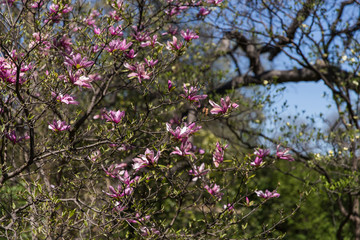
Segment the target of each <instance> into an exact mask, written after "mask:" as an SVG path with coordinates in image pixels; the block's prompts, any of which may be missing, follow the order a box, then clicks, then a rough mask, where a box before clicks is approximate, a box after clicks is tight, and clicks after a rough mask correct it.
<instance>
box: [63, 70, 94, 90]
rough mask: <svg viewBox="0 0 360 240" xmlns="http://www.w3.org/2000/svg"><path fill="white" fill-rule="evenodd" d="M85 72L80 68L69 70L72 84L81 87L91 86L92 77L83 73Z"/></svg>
mask: <svg viewBox="0 0 360 240" xmlns="http://www.w3.org/2000/svg"><path fill="white" fill-rule="evenodd" d="M82 74H84V72H83V71H82V70H81V69H80V70H78V71H76V72H75V73H73V72H72V71H71V70H69V80H70V82H71V83H72V84H74V85H77V86H79V87H84V88H91V85H90V83H91V82H92V81H93V79H91V78H90V77H87V76H84V75H82Z"/></svg>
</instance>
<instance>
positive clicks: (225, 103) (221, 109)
mask: <svg viewBox="0 0 360 240" xmlns="http://www.w3.org/2000/svg"><path fill="white" fill-rule="evenodd" d="M220 101H221V106H220V105H218V104H216V103H215V102H213V101H212V100H209V103H210V105H211V106H213V109H211V110H210V112H211V113H212V114H219V113H221V114H225V113H226V112H227V111H228V110H229V109H231V108H238V107H239V105H238V104H236V103H231V102H230V97H229V96H227V97H226V98H225V100H224V99H223V98H221V100H220Z"/></svg>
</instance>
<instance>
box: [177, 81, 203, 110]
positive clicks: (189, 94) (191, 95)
mask: <svg viewBox="0 0 360 240" xmlns="http://www.w3.org/2000/svg"><path fill="white" fill-rule="evenodd" d="M184 91H185V94H180V96H181V97H183V98H185V99H187V100H189V101H190V102H194V103H195V104H196V105H197V106H198V107H200V100H202V99H205V98H207V95H206V94H203V95H197V93H198V91H199V90H198V89H197V88H196V87H193V86H191V87H190V89H188V88H187V87H186V84H184Z"/></svg>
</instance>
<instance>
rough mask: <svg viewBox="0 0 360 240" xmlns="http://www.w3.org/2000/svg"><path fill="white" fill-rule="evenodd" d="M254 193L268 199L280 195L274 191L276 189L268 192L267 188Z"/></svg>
mask: <svg viewBox="0 0 360 240" xmlns="http://www.w3.org/2000/svg"><path fill="white" fill-rule="evenodd" d="M255 193H256V195H257V196H258V197H261V198H265V199H270V198H274V197H276V198H278V197H280V194H279V193H277V192H276V190H274V191H272V192H270V191H269V190H267V189H266V190H265V193H264V192H263V191H261V190H260V191H255Z"/></svg>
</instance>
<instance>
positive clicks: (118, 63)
mask: <svg viewBox="0 0 360 240" xmlns="http://www.w3.org/2000/svg"><path fill="white" fill-rule="evenodd" d="M221 2H222V1H199V2H195V1H171V0H170V1H165V2H164V3H161V4H160V3H156V4H155V3H150V2H145V1H139V2H138V3H135V2H133V1H122V0H118V1H110V2H109V4H108V5H104V9H96V8H91V7H90V4H87V5H86V4H85V5H83V3H82V2H81V1H79V2H71V3H70V2H68V1H61V0H60V1H54V2H49V1H35V2H34V1H11V2H10V1H4V2H3V3H2V5H1V7H2V8H1V11H2V17H1V18H2V23H3V24H4V29H3V31H2V33H1V42H0V46H1V54H2V56H1V59H0V89H1V90H0V91H1V94H2V95H1V97H0V107H1V108H0V109H1V111H0V114H1V122H2V129H1V140H0V145H1V147H0V155H1V158H0V159H1V174H0V188H1V189H2V191H3V193H4V192H6V191H7V190H9V192H8V193H7V194H6V195H4V194H3V197H2V199H1V202H4V204H2V206H1V212H2V217H1V231H0V233H1V237H7V238H13V237H16V236H21V237H22V238H28V237H29V236H30V235H33V236H35V238H40V239H42V238H44V239H45V238H64V239H72V238H95V237H105V236H107V237H109V236H111V238H137V237H139V236H143V237H146V238H151V237H153V238H172V239H173V238H177V237H179V238H183V239H184V238H194V239H198V238H202V237H205V236H223V235H228V236H239V235H238V234H242V233H243V232H245V231H246V227H245V228H238V227H237V225H239V224H244V223H245V222H246V221H247V218H248V217H249V216H250V215H251V213H252V212H253V211H255V210H256V209H257V208H258V207H260V206H261V205H262V204H264V203H265V202H264V201H261V200H259V199H257V197H256V195H258V196H259V197H262V198H265V199H269V198H272V197H279V194H278V193H277V192H276V190H275V191H273V192H269V191H268V190H266V192H265V193H263V192H261V191H256V190H257V188H256V187H253V186H249V185H247V183H248V181H250V179H251V174H252V173H253V172H254V171H256V169H257V168H258V167H259V168H261V167H263V166H264V165H263V164H262V162H263V161H264V158H265V157H266V156H267V158H268V159H272V160H274V159H275V157H274V156H273V155H271V154H270V150H262V149H257V150H256V151H255V160H254V161H253V162H251V161H252V160H249V159H247V158H245V157H244V158H242V157H239V156H235V155H231V154H228V156H227V157H228V158H226V151H230V149H231V146H230V144H225V145H223V144H221V143H220V142H217V143H216V146H207V147H206V148H207V149H206V150H204V149H202V148H201V147H203V146H201V143H200V141H197V140H196V135H197V134H198V133H199V132H201V131H206V130H203V129H202V126H201V124H202V123H203V122H211V121H215V120H216V119H219V118H223V117H224V118H228V117H229V116H230V115H231V114H232V113H236V111H237V109H238V108H240V105H239V104H238V103H236V100H233V101H230V97H229V96H225V98H221V101H220V102H221V105H219V104H217V103H215V102H214V101H212V100H210V99H209V101H207V100H205V99H208V98H209V96H208V94H205V93H206V91H207V89H206V86H205V84H204V83H203V82H196V81H193V82H192V83H190V84H189V83H183V82H181V81H182V80H181V79H172V80H169V78H168V75H169V71H170V69H171V67H172V66H173V65H174V64H175V63H176V61H177V60H178V59H179V58H180V56H181V55H183V54H184V53H185V52H186V51H187V48H189V47H190V46H191V44H193V42H194V41H197V39H198V38H199V36H198V35H197V34H196V31H195V30H191V29H188V28H187V27H185V26H183V29H181V31H177V30H175V29H174V27H173V26H171V27H167V26H168V24H170V23H174V22H177V21H178V20H179V19H181V16H182V15H185V14H186V16H187V17H188V18H189V19H188V20H189V22H190V20H191V19H195V20H199V19H200V20H201V19H204V18H205V17H206V16H207V15H210V14H211V11H210V7H211V8H215V7H217V6H218V5H220V4H221ZM157 4H158V5H157ZM19 11H20V13H19ZM18 14H19V15H18ZM16 16H17V17H16ZM10 19H12V20H11V21H10ZM7 20H9V21H7ZM179 27H182V26H181V24H179ZM5 29H6V30H5ZM176 86H183V89H180V88H177V87H176ZM75 99H76V100H75ZM208 102H209V104H210V105H209V104H208ZM208 107H210V108H212V109H211V110H210V113H211V114H212V115H209V114H207V113H206V112H204V111H203V112H202V111H201V110H202V109H205V108H208ZM111 109H112V110H111ZM114 109H121V110H114ZM179 109H184V117H182V118H179V119H177V120H174V116H176V115H177V114H181V112H179ZM189 109H190V110H193V111H196V112H197V114H198V117H197V118H193V119H192V120H191V117H190V112H191V111H190V110H189ZM188 110H189V111H188ZM186 112H187V113H186ZM213 115H216V116H213ZM19 136H22V137H19ZM197 143H199V144H200V145H198V146H196V145H197ZM225 150H226V151H225ZM288 152H289V150H288V149H286V150H284V151H280V150H279V147H278V150H277V152H276V157H277V158H278V159H285V160H289V161H292V160H294V159H293V158H292V157H291V155H289V153H288ZM230 157H232V158H233V161H229V160H226V159H230ZM269 164H270V163H269ZM239 179H241V180H239ZM249 198H250V199H252V200H253V202H250V201H249ZM250 203H252V204H250ZM224 204H225V206H226V207H225V208H224V209H223V208H222V207H221V206H224ZM230 213H231V215H229V214H230ZM279 221H281V220H279ZM229 223H231V224H229ZM269 231H270V230H269ZM267 234H268V233H267Z"/></svg>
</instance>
